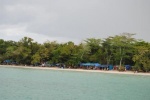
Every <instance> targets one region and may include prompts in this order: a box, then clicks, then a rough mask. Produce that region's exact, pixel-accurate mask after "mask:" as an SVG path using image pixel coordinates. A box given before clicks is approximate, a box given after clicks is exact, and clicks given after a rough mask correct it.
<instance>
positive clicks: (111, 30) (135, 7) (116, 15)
mask: <svg viewBox="0 0 150 100" xmlns="http://www.w3.org/2000/svg"><path fill="white" fill-rule="evenodd" d="M0 2H1V3H0V8H1V9H0V19H1V20H0V26H5V27H7V26H10V25H12V26H13V25H14V26H16V25H18V26H22V27H26V28H25V29H24V30H23V31H24V33H25V32H27V33H29V34H30V36H31V34H32V33H36V34H42V35H46V36H48V37H50V38H52V37H54V38H55V39H57V37H58V39H60V37H62V38H65V39H68V40H77V41H81V40H83V39H85V38H88V37H96V38H105V37H108V36H112V35H116V34H119V33H122V32H129V33H137V36H136V37H137V38H142V39H144V40H146V41H149V38H148V34H149V32H150V28H149V26H150V19H149V18H150V11H149V9H150V6H149V4H150V1H149V0H0ZM19 28H20V27H19ZM8 29H9V28H7V30H8ZM3 32H5V31H3ZM0 33H2V31H1V30H0ZM12 33H15V32H12ZM4 34H5V33H3V35H4ZM62 41H64V40H62Z"/></svg>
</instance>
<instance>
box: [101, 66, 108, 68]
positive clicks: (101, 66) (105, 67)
mask: <svg viewBox="0 0 150 100" xmlns="http://www.w3.org/2000/svg"><path fill="white" fill-rule="evenodd" d="M100 67H101V68H107V67H108V65H101V66H100Z"/></svg>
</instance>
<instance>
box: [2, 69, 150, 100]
mask: <svg viewBox="0 0 150 100" xmlns="http://www.w3.org/2000/svg"><path fill="white" fill-rule="evenodd" d="M0 100H150V77H149V76H134V75H118V74H104V73H88V72H71V71H54V70H39V69H24V68H6V67H0Z"/></svg>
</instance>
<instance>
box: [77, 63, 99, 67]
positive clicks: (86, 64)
mask: <svg viewBox="0 0 150 100" xmlns="http://www.w3.org/2000/svg"><path fill="white" fill-rule="evenodd" d="M80 66H94V67H100V66H101V64H99V63H81V64H80Z"/></svg>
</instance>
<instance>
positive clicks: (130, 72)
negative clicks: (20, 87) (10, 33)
mask: <svg viewBox="0 0 150 100" xmlns="http://www.w3.org/2000/svg"><path fill="white" fill-rule="evenodd" d="M0 67H14V68H30V69H42V70H62V71H78V72H96V73H111V74H127V75H149V76H150V73H134V72H133V71H124V72H119V71H116V70H109V71H105V70H86V69H62V68H58V67H32V66H14V65H0Z"/></svg>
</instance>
